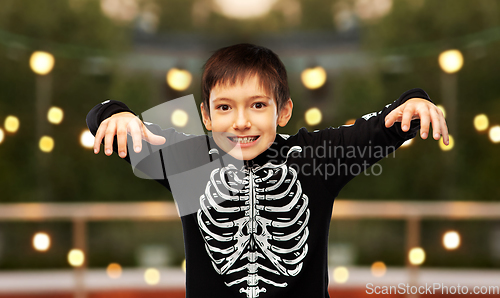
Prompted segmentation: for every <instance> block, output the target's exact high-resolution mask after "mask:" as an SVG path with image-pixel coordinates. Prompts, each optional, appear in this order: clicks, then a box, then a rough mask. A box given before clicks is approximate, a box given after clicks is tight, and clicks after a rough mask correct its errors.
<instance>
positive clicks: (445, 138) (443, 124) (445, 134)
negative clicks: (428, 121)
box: [441, 118, 450, 145]
mask: <svg viewBox="0 0 500 298" xmlns="http://www.w3.org/2000/svg"><path fill="white" fill-rule="evenodd" d="M441 119H442V120H443V121H441V135H442V136H443V143H444V144H445V145H449V144H450V136H449V135H448V125H446V120H445V119H444V118H441Z"/></svg>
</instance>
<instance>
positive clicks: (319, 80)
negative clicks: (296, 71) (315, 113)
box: [300, 66, 326, 89]
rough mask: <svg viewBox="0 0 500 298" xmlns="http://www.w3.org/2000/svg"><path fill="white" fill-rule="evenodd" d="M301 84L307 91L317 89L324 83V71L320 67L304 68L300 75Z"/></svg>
mask: <svg viewBox="0 0 500 298" xmlns="http://www.w3.org/2000/svg"><path fill="white" fill-rule="evenodd" d="M300 77H301V79H302V84H304V86H305V87H306V88H307V89H318V88H320V87H321V86H323V85H324V84H325V82H326V71H325V69H324V68H323V67H321V66H316V67H312V68H306V69H304V71H302V74H301V75H300Z"/></svg>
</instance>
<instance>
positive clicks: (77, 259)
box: [68, 248, 85, 267]
mask: <svg viewBox="0 0 500 298" xmlns="http://www.w3.org/2000/svg"><path fill="white" fill-rule="evenodd" d="M84 261H85V255H84V253H83V251H81V250H80V249H76V248H75V249H72V250H70V251H69V253H68V263H69V264H70V265H71V266H73V267H80V266H82V265H83V262H84Z"/></svg>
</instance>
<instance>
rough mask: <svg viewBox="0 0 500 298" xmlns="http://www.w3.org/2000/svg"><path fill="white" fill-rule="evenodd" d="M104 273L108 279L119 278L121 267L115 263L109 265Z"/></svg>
mask: <svg viewBox="0 0 500 298" xmlns="http://www.w3.org/2000/svg"><path fill="white" fill-rule="evenodd" d="M106 273H107V274H108V276H109V278H112V279H117V278H120V276H122V266H120V264H117V263H111V264H109V265H108V267H107V268H106Z"/></svg>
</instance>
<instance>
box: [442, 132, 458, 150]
mask: <svg viewBox="0 0 500 298" xmlns="http://www.w3.org/2000/svg"><path fill="white" fill-rule="evenodd" d="M448 137H449V138H450V143H449V144H448V146H446V145H445V144H444V143H443V137H441V138H440V139H439V148H441V150H443V151H450V150H451V149H453V147H454V146H455V139H454V138H453V137H452V136H451V135H448Z"/></svg>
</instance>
